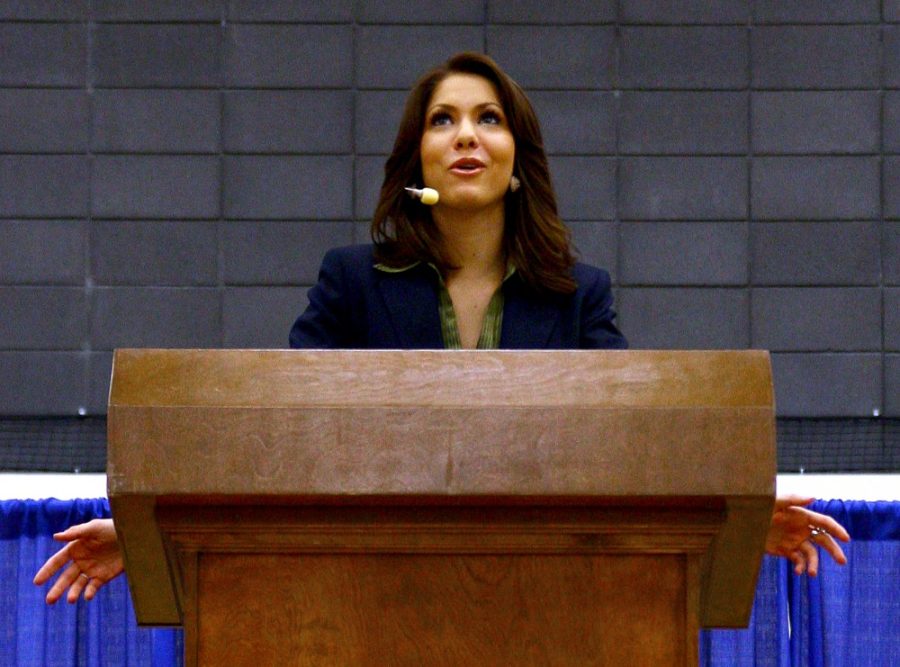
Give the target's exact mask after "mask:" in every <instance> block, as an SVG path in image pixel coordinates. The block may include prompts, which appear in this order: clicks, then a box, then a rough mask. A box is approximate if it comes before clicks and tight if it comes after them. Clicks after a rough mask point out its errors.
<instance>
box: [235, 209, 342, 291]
mask: <svg viewBox="0 0 900 667" xmlns="http://www.w3.org/2000/svg"><path fill="white" fill-rule="evenodd" d="M352 243H353V223H352V222H232V223H225V225H224V226H223V227H222V278H223V280H224V281H225V283H226V284H227V285H312V284H313V283H315V281H316V276H317V275H318V271H319V265H320V264H321V262H322V257H323V256H324V255H325V253H326V252H327V251H328V250H329V249H331V248H335V247H338V246H344V245H350V244H352Z"/></svg>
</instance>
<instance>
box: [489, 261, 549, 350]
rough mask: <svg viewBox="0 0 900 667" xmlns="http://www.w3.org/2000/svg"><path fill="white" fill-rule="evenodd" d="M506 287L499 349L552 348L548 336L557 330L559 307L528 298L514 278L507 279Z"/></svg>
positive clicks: (516, 278) (520, 284)
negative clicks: (508, 280) (508, 281)
mask: <svg viewBox="0 0 900 667" xmlns="http://www.w3.org/2000/svg"><path fill="white" fill-rule="evenodd" d="M508 287H509V288H508V289H507V290H506V294H505V295H504V297H505V301H504V306H503V327H502V330H501V332H500V347H502V348H505V349H518V350H544V349H549V348H550V347H554V346H552V345H551V336H553V333H554V331H555V330H556V329H558V327H559V320H560V308H559V305H558V304H556V303H554V302H553V301H552V300H549V299H539V298H535V297H533V296H530V295H529V294H528V293H527V292H526V290H525V286H524V285H522V283H521V282H520V281H519V280H518V277H517V276H513V277H512V278H510V283H509V285H508ZM558 337H559V336H558V335H557V338H558Z"/></svg>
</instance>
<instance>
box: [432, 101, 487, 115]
mask: <svg viewBox="0 0 900 667" xmlns="http://www.w3.org/2000/svg"><path fill="white" fill-rule="evenodd" d="M487 107H497V108H498V109H500V110H501V111H502V110H503V107H502V106H501V105H500V103H499V102H481V103H479V104H476V105H475V106H474V107H472V108H473V109H476V110H479V111H480V110H481V109H486V108H487ZM434 109H446V110H447V111H457V110H458V107H457V106H456V105H455V104H450V103H449V102H439V103H438V104H434V105H432V106H430V107H428V109H427V112H431V111H432V110H434ZM427 112H426V113H427Z"/></svg>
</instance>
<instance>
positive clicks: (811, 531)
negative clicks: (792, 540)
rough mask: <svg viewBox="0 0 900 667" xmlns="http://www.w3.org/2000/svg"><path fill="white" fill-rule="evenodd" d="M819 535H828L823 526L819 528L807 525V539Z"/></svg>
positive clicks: (812, 538)
mask: <svg viewBox="0 0 900 667" xmlns="http://www.w3.org/2000/svg"><path fill="white" fill-rule="evenodd" d="M819 535H828V531H827V530H825V529H824V528H819V527H818V526H810V527H809V539H811V540H814V539H816V538H817V537H818V536H819Z"/></svg>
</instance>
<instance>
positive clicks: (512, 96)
mask: <svg viewBox="0 0 900 667" xmlns="http://www.w3.org/2000/svg"><path fill="white" fill-rule="evenodd" d="M451 74H474V75H477V76H480V77H482V78H484V79H486V80H488V81H490V82H491V83H492V84H493V85H494V88H495V89H496V91H497V95H498V97H499V98H500V104H501V105H502V107H503V111H504V114H505V115H506V119H507V123H508V124H509V129H510V132H511V133H512V135H513V139H514V140H515V158H514V162H513V174H515V175H516V176H517V177H518V178H519V180H520V181H521V183H522V185H521V187H520V188H519V189H518V191H516V192H507V193H506V201H505V216H506V220H505V225H504V250H505V251H506V257H507V259H508V260H509V261H511V262H512V263H513V264H514V265H515V267H516V273H517V274H518V275H519V276H520V278H521V279H522V280H523V281H524V282H525V284H526V285H528V287H529V288H531V289H532V290H533V291H535V292H537V293H548V292H550V293H561V294H570V293H572V292H574V291H575V288H576V283H575V280H574V279H573V278H572V275H571V270H572V266H573V265H574V263H575V258H574V257H573V255H572V250H571V243H570V241H571V239H570V234H569V230H568V229H567V228H566V226H565V224H563V222H562V220H561V219H560V217H559V215H558V213H557V206H556V195H555V194H554V192H553V185H552V184H551V181H550V168H549V166H548V164H547V156H546V155H545V154H544V142H543V139H542V137H541V128H540V124H539V123H538V119H537V115H536V114H535V113H534V109H533V108H532V106H531V102H530V101H529V100H528V97H527V96H526V95H525V92H524V91H523V90H522V89H521V88H520V87H519V85H518V84H517V83H516V82H515V81H513V80H512V79H511V78H510V77H509V76H508V75H507V74H506V73H505V72H504V71H503V70H501V69H500V67H499V66H498V65H497V63H495V62H494V61H493V60H492V59H491V58H489V57H488V56H486V55H483V54H480V53H459V54H457V55H455V56H453V57H452V58H450V59H449V60H448V61H447V62H446V63H444V64H443V65H440V66H438V67H436V68H434V69H433V70H431V71H430V72H427V73H426V74H425V75H424V76H422V78H421V79H419V80H418V82H417V83H416V85H415V86H413V89H412V90H411V91H410V94H409V97H408V98H407V100H406V107H405V108H404V110H403V118H402V119H401V121H400V128H399V130H398V131H397V138H396V140H395V141H394V148H393V151H392V152H391V155H390V157H389V158H388V159H387V162H386V163H385V166H384V182H383V183H382V186H381V195H380V196H379V199H378V206H377V207H376V208H375V215H374V217H373V219H372V229H371V233H372V240H373V241H374V243H375V253H376V258H377V260H378V261H379V262H381V263H383V264H386V265H388V266H393V267H397V268H400V267H403V266H408V265H409V264H412V263H414V262H417V261H426V262H432V263H434V264H435V265H436V266H437V267H438V268H439V269H440V270H441V271H447V270H449V269H452V268H454V267H453V265H452V263H450V262H449V261H448V259H447V257H446V255H445V253H444V250H443V243H442V239H441V233H440V231H439V230H438V228H437V225H435V224H434V220H433V219H432V216H431V209H430V208H429V207H428V206H424V205H422V204H421V203H420V202H419V201H418V200H416V199H413V198H412V197H410V196H409V195H408V194H407V193H406V192H405V191H404V188H405V187H407V186H411V185H417V186H421V184H422V160H421V156H420V153H419V148H420V145H421V141H422V134H423V133H424V131H425V113H426V111H427V109H428V104H429V102H430V101H431V97H432V95H433V94H434V91H435V89H436V88H437V86H438V84H440V83H441V81H443V80H444V79H445V78H447V77H448V76H449V75H451Z"/></svg>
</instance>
